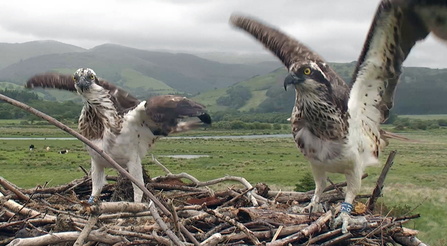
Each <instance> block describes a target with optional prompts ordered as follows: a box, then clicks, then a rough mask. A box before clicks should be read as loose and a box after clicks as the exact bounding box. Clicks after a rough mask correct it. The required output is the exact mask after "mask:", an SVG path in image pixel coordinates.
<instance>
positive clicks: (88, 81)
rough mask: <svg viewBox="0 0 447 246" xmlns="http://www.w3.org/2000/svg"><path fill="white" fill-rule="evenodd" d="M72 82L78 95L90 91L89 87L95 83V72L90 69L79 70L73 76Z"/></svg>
mask: <svg viewBox="0 0 447 246" xmlns="http://www.w3.org/2000/svg"><path fill="white" fill-rule="evenodd" d="M73 80H74V81H75V88H76V90H77V91H78V93H79V94H82V93H83V92H86V91H88V90H89V89H90V87H91V85H92V84H93V83H95V82H97V80H98V78H97V77H96V73H95V71H93V70H92V69H90V68H79V69H78V70H76V72H75V73H74V74H73Z"/></svg>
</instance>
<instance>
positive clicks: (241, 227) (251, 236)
mask: <svg viewBox="0 0 447 246" xmlns="http://www.w3.org/2000/svg"><path fill="white" fill-rule="evenodd" d="M203 210H204V211H205V212H207V213H209V214H211V215H214V216H216V217H217V218H219V219H220V220H223V221H225V222H228V223H230V224H232V225H234V226H236V228H237V229H239V230H241V231H242V232H243V233H245V234H246V235H247V237H248V239H250V241H251V242H252V243H253V244H254V245H261V242H259V240H258V238H256V236H255V235H254V234H253V232H252V231H250V230H249V229H247V227H245V226H244V225H243V224H242V223H239V222H237V221H236V220H235V219H232V218H230V217H228V216H225V215H223V214H221V213H219V212H217V211H214V210H212V209H209V208H207V207H206V205H203Z"/></svg>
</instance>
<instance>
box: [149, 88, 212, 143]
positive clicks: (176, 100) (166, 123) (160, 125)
mask: <svg viewBox="0 0 447 246" xmlns="http://www.w3.org/2000/svg"><path fill="white" fill-rule="evenodd" d="M145 110H146V114H147V115H148V116H149V118H150V119H151V120H152V121H153V122H154V123H155V125H156V126H157V127H156V128H157V129H153V132H154V134H156V135H165V136H167V135H168V134H169V133H173V132H180V131H186V130H189V129H192V128H196V127H198V126H202V125H209V124H211V117H210V115H209V114H207V113H206V110H205V106H204V105H202V104H200V103H197V102H194V101H192V100H191V99H188V98H186V97H181V96H175V95H165V96H156V97H152V98H150V99H148V100H147V101H146V105H145ZM185 117H198V118H199V120H200V122H197V121H190V122H183V123H180V124H179V120H180V119H183V118H185Z"/></svg>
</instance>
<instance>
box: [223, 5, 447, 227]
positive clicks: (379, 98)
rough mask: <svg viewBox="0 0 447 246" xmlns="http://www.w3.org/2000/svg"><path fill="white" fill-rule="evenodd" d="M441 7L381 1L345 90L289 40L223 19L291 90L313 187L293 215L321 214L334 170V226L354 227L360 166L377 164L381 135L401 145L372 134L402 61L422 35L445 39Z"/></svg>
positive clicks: (296, 130) (247, 21)
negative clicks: (274, 60)
mask: <svg viewBox="0 0 447 246" xmlns="http://www.w3.org/2000/svg"><path fill="white" fill-rule="evenodd" d="M440 7H443V8H440ZM445 7H446V3H445V1H422V0H420V1H417V0H383V1H381V2H380V4H379V7H378V9H377V11H376V13H375V16H374V19H373V21H372V24H371V27H370V29H369V32H368V35H367V38H366V41H365V43H364V46H363V50H362V52H361V54H360V57H359V59H358V62H357V65H356V68H355V71H354V74H353V78H352V83H351V85H350V86H349V85H347V84H346V83H345V82H344V81H343V80H342V79H341V77H340V76H339V75H338V74H337V73H336V72H335V71H334V70H333V69H332V68H331V67H330V66H329V64H328V63H327V62H326V61H325V60H324V59H323V58H321V57H320V56H319V55H318V54H317V53H315V52H313V51H312V50H310V49H309V48H308V47H306V46H305V45H303V44H301V43H300V42H298V41H297V40H295V39H293V38H291V37H289V36H287V35H286V34H284V33H282V32H280V31H279V30H277V29H274V28H272V27H269V26H267V25H265V24H263V23H261V22H259V21H257V20H254V19H251V18H248V17H243V16H238V15H233V16H232V17H231V18H230V22H231V24H232V25H234V26H235V27H238V28H240V29H242V30H244V31H246V32H248V33H249V34H251V35H252V36H253V37H255V38H256V39H257V40H258V41H260V42H261V43H262V44H263V45H264V46H265V47H266V48H267V49H269V50H270V51H271V52H272V53H274V54H275V55H276V56H277V57H278V58H279V59H280V60H281V62H282V63H283V64H284V65H285V66H286V68H287V69H288V76H287V77H286V78H285V80H284V88H285V89H287V87H288V86H293V87H294V89H295V91H296V100H295V105H294V107H293V111H292V116H291V119H290V121H291V124H292V133H293V138H294V140H295V143H296V145H297V147H298V148H299V149H300V151H301V152H302V153H303V154H304V156H305V157H306V158H307V159H308V160H309V161H310V164H311V168H312V173H313V176H314V180H315V185H316V189H315V194H314V196H313V197H312V200H311V202H310V204H309V205H308V206H306V207H305V208H304V209H300V210H299V211H301V212H302V211H312V210H313V211H322V210H323V207H322V205H321V203H320V197H321V194H322V192H323V190H324V188H325V184H326V172H332V173H342V174H344V175H345V177H346V180H347V191H346V195H345V200H344V202H343V203H342V206H341V213H340V215H339V216H338V217H337V218H336V220H335V224H336V225H337V224H342V231H343V232H347V228H348V225H350V224H353V223H356V222H361V221H356V220H355V219H353V218H351V217H350V213H351V210H352V209H353V205H352V203H353V201H354V198H355V196H356V195H357V194H358V192H359V190H360V187H361V176H362V174H363V172H364V170H365V168H366V167H368V166H374V165H379V164H380V162H379V159H378V158H379V155H380V153H381V151H382V149H383V148H384V147H385V146H386V145H387V143H388V142H387V138H397V139H400V140H405V138H402V137H400V136H398V135H395V134H392V133H389V132H386V131H384V130H382V129H380V124H381V123H383V122H384V121H385V120H386V119H387V118H388V116H389V111H390V109H391V108H392V107H393V100H394V94H395V90H396V87H397V84H398V82H399V77H400V75H401V73H402V63H403V61H404V60H405V59H406V58H407V56H408V54H409V52H410V50H411V48H412V47H413V46H414V44H415V43H416V42H417V41H418V40H422V39H424V38H425V37H426V36H427V35H428V33H429V32H430V31H433V32H434V33H435V34H436V35H437V36H438V37H440V38H442V39H446V38H447V35H446V34H447V32H446V29H445V23H446V22H445V20H446V18H444V16H445V13H447V11H446V8H445ZM439 9H443V12H442V11H440V12H439V16H437V15H432V16H430V14H429V13H430V11H435V12H436V11H438V10H439ZM440 23H442V24H443V25H441V24H440Z"/></svg>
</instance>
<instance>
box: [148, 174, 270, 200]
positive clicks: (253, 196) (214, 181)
mask: <svg viewBox="0 0 447 246" xmlns="http://www.w3.org/2000/svg"><path fill="white" fill-rule="evenodd" d="M165 178H177V179H178V178H184V179H189V180H191V182H193V183H194V184H195V185H196V186H197V187H201V186H209V185H213V184H218V183H221V182H224V181H237V182H239V183H241V184H242V185H244V186H245V188H247V189H251V188H252V187H253V186H252V185H251V184H250V182H248V181H247V180H246V179H245V178H243V177H237V176H229V175H226V176H225V177H222V178H217V179H212V180H208V181H205V182H202V181H199V180H198V179H197V178H195V177H194V176H192V175H190V174H188V173H178V174H167V175H166V176H162V177H155V178H154V179H153V181H154V182H157V181H158V180H159V179H165ZM249 198H250V200H251V202H252V203H253V206H258V202H257V200H260V201H262V202H264V203H266V202H267V201H268V200H267V199H266V198H264V197H261V196H259V195H257V194H255V193H253V192H249Z"/></svg>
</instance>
